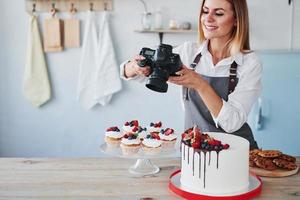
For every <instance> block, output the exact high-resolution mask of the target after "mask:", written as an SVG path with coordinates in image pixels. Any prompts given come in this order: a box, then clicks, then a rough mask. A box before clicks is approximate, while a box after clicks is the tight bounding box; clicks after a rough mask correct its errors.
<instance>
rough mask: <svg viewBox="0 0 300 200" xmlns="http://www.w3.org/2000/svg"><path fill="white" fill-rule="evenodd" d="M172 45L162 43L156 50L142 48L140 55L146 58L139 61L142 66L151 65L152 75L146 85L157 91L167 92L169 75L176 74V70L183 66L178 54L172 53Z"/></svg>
mask: <svg viewBox="0 0 300 200" xmlns="http://www.w3.org/2000/svg"><path fill="white" fill-rule="evenodd" d="M172 49H173V48H172V46H171V45H167V44H160V45H159V46H158V49H157V50H156V51H155V50H153V49H150V48H145V47H144V48H142V50H141V52H140V55H142V56H144V57H145V59H144V60H141V61H139V62H138V65H139V66H140V67H145V66H149V67H150V70H151V71H150V75H149V79H148V81H147V83H146V87H147V88H149V89H151V90H154V91H156V92H167V90H168V84H167V80H168V79H169V76H176V74H175V72H177V71H179V70H180V69H181V67H182V62H181V60H180V56H179V55H178V54H174V53H172Z"/></svg>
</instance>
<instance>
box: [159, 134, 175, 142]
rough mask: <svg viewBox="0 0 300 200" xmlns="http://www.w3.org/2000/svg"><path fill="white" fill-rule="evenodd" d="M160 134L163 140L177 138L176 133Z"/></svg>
mask: <svg viewBox="0 0 300 200" xmlns="http://www.w3.org/2000/svg"><path fill="white" fill-rule="evenodd" d="M158 135H159V137H160V139H161V140H167V141H171V140H174V139H175V138H177V135H176V134H170V135H165V134H162V133H159V134H158Z"/></svg>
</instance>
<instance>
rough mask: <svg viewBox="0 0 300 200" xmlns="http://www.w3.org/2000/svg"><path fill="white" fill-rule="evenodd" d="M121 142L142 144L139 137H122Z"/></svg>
mask: <svg viewBox="0 0 300 200" xmlns="http://www.w3.org/2000/svg"><path fill="white" fill-rule="evenodd" d="M121 143H123V144H125V145H132V144H140V143H141V141H140V139H138V138H137V139H132V140H129V139H127V138H122V140H121Z"/></svg>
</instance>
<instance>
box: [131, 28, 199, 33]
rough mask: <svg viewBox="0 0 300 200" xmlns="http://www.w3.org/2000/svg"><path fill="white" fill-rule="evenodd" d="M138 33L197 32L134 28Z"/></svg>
mask: <svg viewBox="0 0 300 200" xmlns="http://www.w3.org/2000/svg"><path fill="white" fill-rule="evenodd" d="M135 32H138V33H197V30H182V29H174V30H173V29H156V30H135Z"/></svg>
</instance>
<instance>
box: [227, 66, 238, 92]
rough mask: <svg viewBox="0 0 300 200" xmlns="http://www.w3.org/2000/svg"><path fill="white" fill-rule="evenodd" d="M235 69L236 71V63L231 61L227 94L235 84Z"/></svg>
mask: <svg viewBox="0 0 300 200" xmlns="http://www.w3.org/2000/svg"><path fill="white" fill-rule="evenodd" d="M236 71H237V63H236V62H235V61H233V63H232V64H231V66H230V70H229V83H228V94H231V93H232V92H233V91H234V89H235V87H236V85H237V78H236V74H237V73H236Z"/></svg>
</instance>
